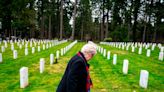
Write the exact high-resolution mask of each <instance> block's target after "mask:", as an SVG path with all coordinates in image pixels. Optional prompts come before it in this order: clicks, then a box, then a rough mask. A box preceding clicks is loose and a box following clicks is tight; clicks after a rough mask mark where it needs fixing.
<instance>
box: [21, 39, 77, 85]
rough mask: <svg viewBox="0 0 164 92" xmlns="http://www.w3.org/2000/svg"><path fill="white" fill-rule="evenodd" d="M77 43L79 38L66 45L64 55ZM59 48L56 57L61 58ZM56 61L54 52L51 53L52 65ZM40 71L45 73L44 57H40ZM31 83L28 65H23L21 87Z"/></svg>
mask: <svg viewBox="0 0 164 92" xmlns="http://www.w3.org/2000/svg"><path fill="white" fill-rule="evenodd" d="M76 43H77V40H76V41H74V42H72V43H71V44H69V45H68V46H66V47H65V48H64V49H63V50H62V51H61V53H63V55H64V54H65V53H66V52H67V51H68V50H70V49H71V48H72V47H73V46H74V45H75V44H76ZM59 53H60V52H59V50H58V51H56V58H57V59H59V56H60V54H59ZM61 56H62V55H61ZM53 63H54V54H53V53H51V54H50V65H52V64H53ZM39 64H40V68H39V69H40V73H43V72H44V69H45V59H44V58H40V62H39ZM28 85H29V82H28V67H22V68H21V69H20V88H25V87H26V86H28Z"/></svg>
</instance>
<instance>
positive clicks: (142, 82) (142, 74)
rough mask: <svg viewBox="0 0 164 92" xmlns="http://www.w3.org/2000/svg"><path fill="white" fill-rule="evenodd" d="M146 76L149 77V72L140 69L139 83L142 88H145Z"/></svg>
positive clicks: (146, 83)
mask: <svg viewBox="0 0 164 92" xmlns="http://www.w3.org/2000/svg"><path fill="white" fill-rule="evenodd" d="M148 77H149V72H148V71H146V70H141V72H140V81H139V85H140V87H142V88H147V86H148Z"/></svg>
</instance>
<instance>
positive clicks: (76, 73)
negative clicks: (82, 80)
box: [67, 61, 85, 92]
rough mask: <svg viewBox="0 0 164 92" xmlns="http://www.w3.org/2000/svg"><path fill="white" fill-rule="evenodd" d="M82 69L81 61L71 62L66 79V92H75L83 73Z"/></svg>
mask: <svg viewBox="0 0 164 92" xmlns="http://www.w3.org/2000/svg"><path fill="white" fill-rule="evenodd" d="M83 69H85V68H84V64H83V62H82V61H75V62H74V61H73V63H72V65H71V67H70V71H69V73H68V77H67V78H68V79H67V80H68V81H67V92H77V91H76V90H77V85H78V81H79V77H80V75H81V74H82V73H83Z"/></svg>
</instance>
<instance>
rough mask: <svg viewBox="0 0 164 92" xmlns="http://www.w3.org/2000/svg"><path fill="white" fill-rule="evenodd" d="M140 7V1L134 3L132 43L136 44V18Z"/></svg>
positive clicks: (136, 0)
mask: <svg viewBox="0 0 164 92" xmlns="http://www.w3.org/2000/svg"><path fill="white" fill-rule="evenodd" d="M139 7H140V0H135V1H134V14H133V16H134V24H133V41H134V42H136V28H137V18H138V10H139Z"/></svg>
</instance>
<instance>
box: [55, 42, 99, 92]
mask: <svg viewBox="0 0 164 92" xmlns="http://www.w3.org/2000/svg"><path fill="white" fill-rule="evenodd" d="M95 54H96V46H95V45H94V44H93V43H88V44H86V45H84V46H83V47H82V49H81V52H80V51H79V52H78V53H77V54H76V55H75V56H74V57H72V58H71V60H70V61H69V63H68V65H67V68H66V70H65V73H64V76H63V78H62V80H61V82H60V84H59V86H58V88H57V92H90V87H91V85H92V81H91V78H90V75H89V64H88V63H87V62H88V61H89V60H90V59H91V58H92V57H93V56H94V55H95Z"/></svg>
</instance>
